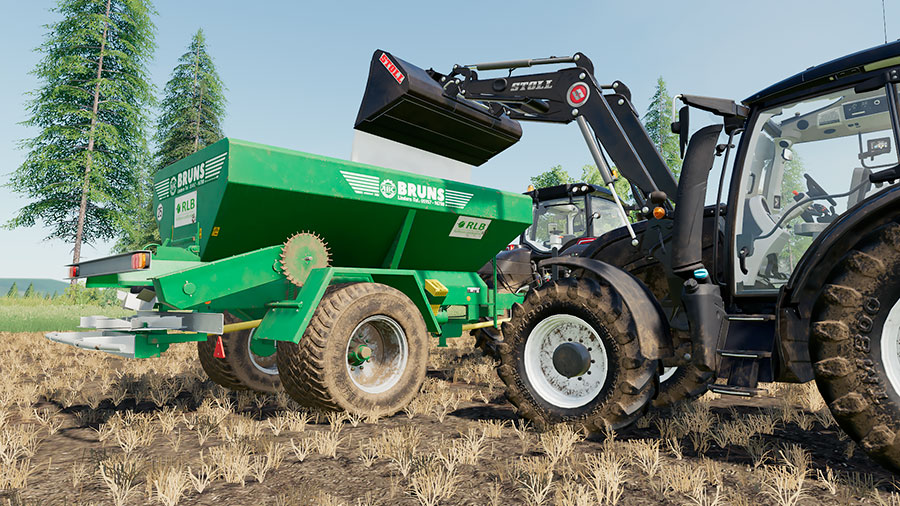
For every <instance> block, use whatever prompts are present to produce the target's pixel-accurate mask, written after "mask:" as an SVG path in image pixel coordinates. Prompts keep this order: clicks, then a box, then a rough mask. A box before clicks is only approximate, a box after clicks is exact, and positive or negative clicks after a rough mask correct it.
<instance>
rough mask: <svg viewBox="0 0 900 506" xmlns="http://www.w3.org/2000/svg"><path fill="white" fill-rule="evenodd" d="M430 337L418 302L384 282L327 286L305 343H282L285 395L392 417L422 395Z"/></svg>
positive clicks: (333, 407)
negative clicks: (419, 393) (416, 303)
mask: <svg viewBox="0 0 900 506" xmlns="http://www.w3.org/2000/svg"><path fill="white" fill-rule="evenodd" d="M428 345H429V343H428V333H427V329H426V328H425V321H424V320H423V319H422V315H421V313H420V312H419V310H418V309H417V308H416V306H415V304H413V302H412V301H411V300H410V299H409V297H407V296H406V295H404V294H403V293H402V292H400V291H399V290H396V289H394V288H391V287H389V286H386V285H382V284H378V283H351V284H345V285H336V286H334V287H331V288H329V289H328V291H327V292H326V293H325V296H324V297H322V301H321V302H320V303H319V306H318V307H317V308H316V311H315V313H314V314H313V317H312V320H311V321H310V323H309V326H308V327H307V329H306V332H305V333H304V334H303V338H302V339H301V340H300V342H299V343H292V342H283V343H279V346H278V353H277V356H278V370H279V373H280V374H281V379H282V382H283V383H284V388H285V391H286V392H287V393H288V395H290V396H291V398H293V399H294V400H295V401H297V402H298V403H300V404H303V405H305V406H310V407H316V408H322V409H329V410H347V411H350V412H355V413H364V414H379V415H392V414H394V413H396V412H397V411H400V410H401V409H403V408H404V407H405V406H406V405H407V404H408V403H409V401H411V400H412V398H413V397H415V396H416V394H418V392H419V388H420V387H421V386H422V382H423V381H424V380H425V367H426V365H427V362H428Z"/></svg>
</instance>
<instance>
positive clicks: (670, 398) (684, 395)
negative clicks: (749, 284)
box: [631, 261, 715, 408]
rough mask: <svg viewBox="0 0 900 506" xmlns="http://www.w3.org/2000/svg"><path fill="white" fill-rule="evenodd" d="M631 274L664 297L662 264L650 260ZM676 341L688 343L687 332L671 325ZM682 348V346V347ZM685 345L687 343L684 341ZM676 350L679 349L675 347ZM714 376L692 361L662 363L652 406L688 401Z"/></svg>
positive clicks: (667, 289) (660, 298)
mask: <svg viewBox="0 0 900 506" xmlns="http://www.w3.org/2000/svg"><path fill="white" fill-rule="evenodd" d="M631 274H632V275H633V276H634V277H636V278H638V279H639V280H641V281H642V282H643V283H644V284H645V285H647V288H649V289H650V291H651V292H653V295H654V296H655V297H656V299H657V300H660V301H662V300H664V299H665V298H666V297H668V295H669V285H668V281H667V280H666V274H665V271H664V270H663V267H662V265H660V264H659V262H657V261H654V262H652V263H649V264H647V265H645V266H643V267H641V268H638V269H635V270H634V271H632V272H631ZM672 334H673V335H674V336H675V337H676V339H675V341H676V342H677V343H690V339H691V338H690V335H689V334H688V333H687V332H684V331H680V330H678V329H674V328H673V329H672ZM682 348H683V347H682ZM688 349H690V345H689V344H688ZM676 352H678V353H680V352H681V350H676ZM713 379H715V378H714V374H713V373H712V372H710V371H701V370H700V369H699V368H698V367H697V366H696V365H694V364H690V365H683V366H677V367H664V368H663V370H662V372H661V373H660V375H659V392H658V393H657V395H656V398H655V399H653V407H654V408H666V407H669V406H672V405H674V404H677V403H679V402H682V401H688V400H691V399H694V398H696V397H699V396H701V395H703V394H704V393H706V389H707V385H709V383H710V382H711V381H712V380H713Z"/></svg>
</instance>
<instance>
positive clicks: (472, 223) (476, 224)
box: [450, 216, 491, 239]
mask: <svg viewBox="0 0 900 506" xmlns="http://www.w3.org/2000/svg"><path fill="white" fill-rule="evenodd" d="M490 224H491V220H486V219H484V218H475V217H474V216H460V217H459V218H457V219H456V223H454V224H453V229H452V230H450V237H462V238H464V239H481V238H482V237H484V233H485V232H487V229H488V226H489V225H490Z"/></svg>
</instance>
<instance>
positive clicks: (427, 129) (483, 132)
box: [354, 50, 522, 165]
mask: <svg viewBox="0 0 900 506" xmlns="http://www.w3.org/2000/svg"><path fill="white" fill-rule="evenodd" d="M443 91H444V90H443V88H442V87H441V85H440V84H438V82H437V81H435V79H433V78H432V77H431V75H429V73H428V72H426V71H424V70H422V69H420V68H419V67H416V66H415V65H412V64H410V63H407V62H405V61H403V60H401V59H399V58H397V57H395V56H393V55H391V54H390V53H387V52H385V51H381V50H378V51H375V54H374V55H373V56H372V63H371V65H370V66H369V81H368V83H367V84H366V92H365V94H364V95H363V100H362V104H360V107H359V114H358V115H357V117H356V125H354V128H356V129H357V130H361V131H363V132H367V133H370V134H373V135H377V136H379V137H384V138H386V139H390V140H392V141H396V142H400V143H403V144H406V145H409V146H412V147H414V148H418V149H422V150H425V151H428V152H431V153H435V154H438V155H441V156H445V157H447V158H452V159H454V160H458V161H460V162H463V163H467V164H470V165H481V164H483V163H484V162H486V161H488V160H490V159H491V158H492V157H493V156H495V155H497V154H498V153H500V152H501V151H503V150H504V149H506V148H508V147H510V146H512V145H513V144H515V143H516V142H517V141H518V140H519V138H521V137H522V127H521V126H520V125H519V122H518V121H515V120H513V119H510V118H509V117H507V116H500V117H497V116H494V115H492V114H490V113H489V112H488V110H487V108H486V107H485V106H483V105H481V104H478V103H475V102H472V101H468V100H463V99H454V98H450V97H448V96H445V95H444V94H443Z"/></svg>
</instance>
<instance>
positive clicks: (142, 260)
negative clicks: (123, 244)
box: [131, 253, 150, 269]
mask: <svg viewBox="0 0 900 506" xmlns="http://www.w3.org/2000/svg"><path fill="white" fill-rule="evenodd" d="M149 265H150V255H149V254H148V253H135V254H133V255H131V268H132V269H146V268H147V267H148V266H149Z"/></svg>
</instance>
